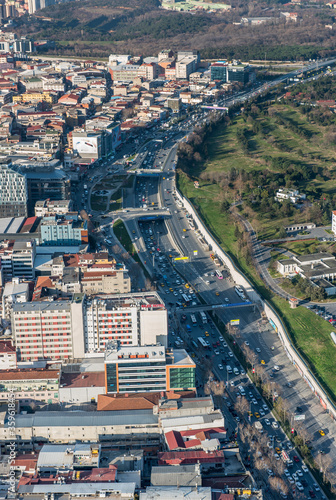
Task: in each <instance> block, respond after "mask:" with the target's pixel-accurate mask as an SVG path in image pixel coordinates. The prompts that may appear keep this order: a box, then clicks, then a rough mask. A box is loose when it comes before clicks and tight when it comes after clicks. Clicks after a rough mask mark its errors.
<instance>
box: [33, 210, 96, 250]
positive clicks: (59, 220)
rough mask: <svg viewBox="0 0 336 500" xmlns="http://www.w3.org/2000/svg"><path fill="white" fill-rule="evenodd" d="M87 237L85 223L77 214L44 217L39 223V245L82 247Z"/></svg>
mask: <svg viewBox="0 0 336 500" xmlns="http://www.w3.org/2000/svg"><path fill="white" fill-rule="evenodd" d="M88 236H89V235H88V229H87V221H86V220H79V219H78V215H77V214H75V215H73V214H71V215H70V214H68V215H65V216H57V215H55V216H52V217H44V218H43V220H42V222H41V245H53V246H58V245H59V246H70V245H84V244H87V243H88V241H89V240H88Z"/></svg>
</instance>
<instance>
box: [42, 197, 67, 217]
mask: <svg viewBox="0 0 336 500" xmlns="http://www.w3.org/2000/svg"><path fill="white" fill-rule="evenodd" d="M71 208H72V201H71V200H50V198H48V199H47V200H39V201H37V202H36V203H35V216H36V217H46V216H48V215H54V214H58V215H65V214H67V213H69V212H71Z"/></svg>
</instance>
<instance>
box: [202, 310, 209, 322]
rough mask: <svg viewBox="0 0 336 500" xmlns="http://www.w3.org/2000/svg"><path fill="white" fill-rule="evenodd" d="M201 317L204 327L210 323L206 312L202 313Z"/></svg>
mask: <svg viewBox="0 0 336 500" xmlns="http://www.w3.org/2000/svg"><path fill="white" fill-rule="evenodd" d="M200 316H201V320H202V323H203V325H205V324H206V323H207V322H208V318H207V316H206V314H205V312H204V311H201V312H200Z"/></svg>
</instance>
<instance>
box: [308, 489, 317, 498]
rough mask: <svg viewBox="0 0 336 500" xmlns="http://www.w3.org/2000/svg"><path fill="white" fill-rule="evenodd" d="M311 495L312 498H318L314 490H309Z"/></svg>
mask: <svg viewBox="0 0 336 500" xmlns="http://www.w3.org/2000/svg"><path fill="white" fill-rule="evenodd" d="M309 496H310V498H316V495H315V493H314V491H313V490H309Z"/></svg>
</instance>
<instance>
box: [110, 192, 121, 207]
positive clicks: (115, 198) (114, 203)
mask: <svg viewBox="0 0 336 500" xmlns="http://www.w3.org/2000/svg"><path fill="white" fill-rule="evenodd" d="M121 208H122V189H121V188H119V189H117V191H116V192H115V193H113V194H112V195H111V198H110V210H120V209H121Z"/></svg>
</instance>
